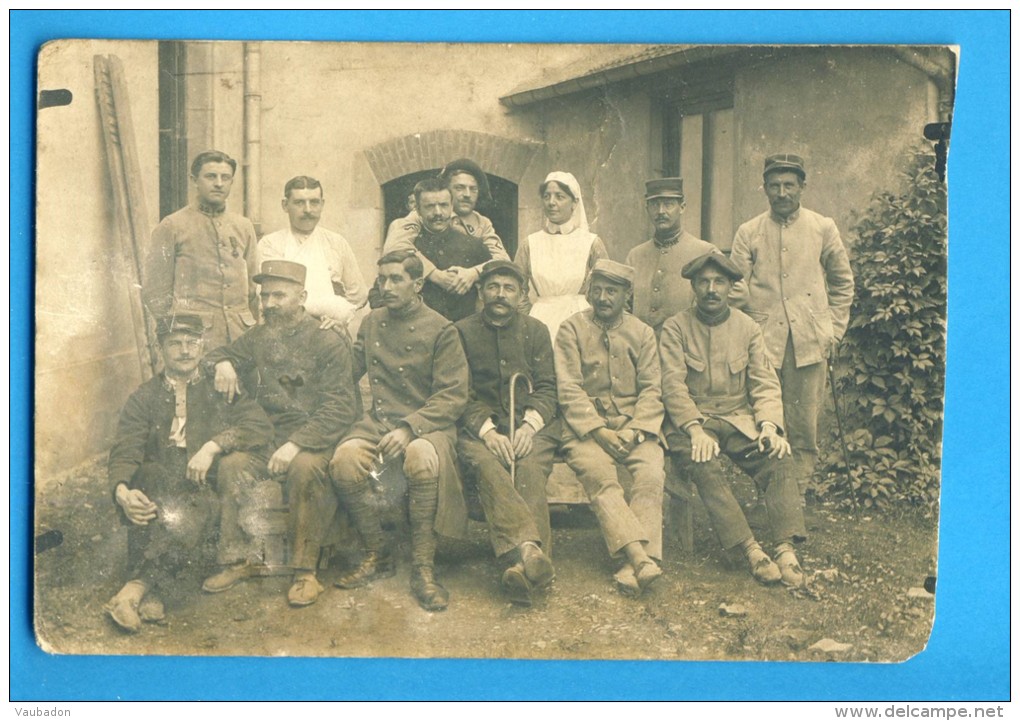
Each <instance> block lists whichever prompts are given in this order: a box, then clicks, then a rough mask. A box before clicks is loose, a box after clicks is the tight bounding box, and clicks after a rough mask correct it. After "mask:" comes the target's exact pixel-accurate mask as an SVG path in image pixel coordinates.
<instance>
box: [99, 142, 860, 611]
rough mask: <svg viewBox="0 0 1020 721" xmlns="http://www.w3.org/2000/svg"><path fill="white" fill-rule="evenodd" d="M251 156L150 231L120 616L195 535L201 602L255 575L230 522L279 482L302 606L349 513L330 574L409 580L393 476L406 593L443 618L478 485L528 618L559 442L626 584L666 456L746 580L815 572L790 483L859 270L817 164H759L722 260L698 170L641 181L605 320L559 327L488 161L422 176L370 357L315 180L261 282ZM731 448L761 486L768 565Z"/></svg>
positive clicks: (154, 591) (267, 242)
mask: <svg viewBox="0 0 1020 721" xmlns="http://www.w3.org/2000/svg"><path fill="white" fill-rule="evenodd" d="M235 167H236V165H235V164H234V163H233V161H232V160H231V159H229V158H227V157H226V156H225V155H223V154H220V153H204V154H202V155H200V156H199V157H198V158H196V161H195V164H194V165H193V167H192V181H193V184H194V185H195V188H196V195H197V197H196V201H195V203H194V205H192V206H189V207H188V208H185V209H184V210H182V211H179V212H178V213H175V214H173V215H171V216H168V217H167V218H166V219H165V220H164V221H163V223H161V225H160V227H159V228H157V230H156V231H155V232H154V234H153V239H154V245H153V250H152V254H153V255H154V256H157V257H155V258H151V257H150V262H149V264H148V265H147V268H148V269H149V270H148V271H147V276H146V278H144V279H143V284H144V285H145V287H144V288H143V291H144V295H145V297H146V298H147V305H148V308H149V310H150V312H152V313H153V315H154V317H156V318H157V323H156V331H157V337H158V341H159V347H160V355H161V357H162V359H163V370H162V372H161V373H160V374H159V375H158V376H156V377H155V378H153V379H151V380H150V381H148V382H146V383H145V384H143V386H142V387H141V388H140V389H139V390H138V391H136V392H135V393H134V394H133V395H132V397H131V398H130V399H129V401H128V403H127V405H126V407H125V409H124V412H123V414H122V418H121V423H120V426H119V428H118V434H117V441H116V443H115V445H114V447H113V449H112V450H111V455H110V480H111V483H112V485H113V491H114V498H115V500H116V502H117V504H118V505H119V506H120V508H121V509H122V510H123V514H124V518H125V520H126V522H128V523H129V524H130V527H129V533H128V545H129V549H128V552H129V553H128V557H129V567H130V568H129V581H128V583H127V584H126V585H125V586H124V587H123V588H122V589H121V591H120V592H119V593H118V594H117V595H116V596H114V597H113V599H111V601H110V602H109V604H108V605H107V611H108V613H109V614H110V616H111V617H112V618H113V619H114V621H116V623H117V624H118V625H119V626H120V627H122V628H124V629H126V630H129V631H137V630H138V629H139V628H140V627H141V625H142V622H143V621H146V620H157V619H159V618H161V617H162V616H163V613H164V609H163V608H162V602H161V598H160V588H161V587H162V586H164V585H165V584H168V583H172V579H173V577H174V574H175V573H176V572H177V571H179V570H180V569H181V568H183V567H184V566H186V565H187V564H188V563H190V562H191V561H192V560H193V555H194V550H195V548H196V547H197V544H198V543H200V542H202V541H203V540H205V539H209V538H215V539H216V543H217V555H218V563H219V564H220V565H221V570H220V572H218V573H216V574H214V575H212V576H210V577H208V578H206V580H205V582H204V583H203V589H204V590H205V591H207V592H210V593H217V592H222V591H226V590H227V589H229V588H231V587H233V586H234V585H235V584H236V583H238V582H240V581H242V580H244V579H245V578H248V577H250V576H252V575H253V574H254V573H256V571H257V564H258V560H259V559H258V558H257V557H256V555H255V552H254V549H255V544H254V542H253V541H254V540H255V539H253V538H252V537H251V536H250V535H248V532H247V531H246V530H245V529H243V528H242V525H241V524H240V523H239V517H240V516H241V515H242V513H244V507H245V504H246V503H247V502H248V500H247V496H248V494H249V493H250V490H251V488H252V486H253V484H254V483H255V482H256V481H257V480H259V479H261V478H265V477H273V478H277V479H279V480H281V481H282V482H283V485H284V488H285V490H286V495H287V501H288V506H289V512H288V519H289V525H288V538H289V547H290V565H292V566H293V568H294V579H293V583H292V585H291V587H290V589H289V591H288V601H289V602H290V604H291V605H293V606H307V605H309V604H312V603H314V602H315V601H316V600H317V598H318V596H319V595H320V594H321V593H322V592H323V587H322V585H321V584H320V582H319V580H318V578H317V570H318V566H319V555H320V547H321V546H322V545H323V543H324V542H325V540H326V536H327V533H328V531H329V528H330V526H331V525H332V523H333V521H334V518H335V516H336V515H337V514H338V513H346V514H347V517H348V518H349V519H350V522H351V525H352V526H353V528H354V529H355V530H356V531H357V535H358V537H359V539H360V545H361V549H360V550H361V555H360V561H359V562H358V563H357V565H355V566H354V567H353V568H350V569H348V570H347V571H346V572H344V573H342V574H341V575H340V576H339V577H338V578H337V579H336V581H335V585H336V586H338V587H340V588H345V589H349V588H356V587H359V586H363V585H366V584H368V583H371V582H372V581H374V580H377V579H381V578H386V577H388V576H392V575H393V574H394V572H395V566H396V559H395V556H394V549H393V547H392V541H391V539H390V538H388V536H387V533H386V532H385V531H384V529H383V525H382V522H381V512H382V511H381V507H380V501H379V498H378V489H377V488H376V486H377V484H378V482H379V479H380V478H383V479H386V478H392V477H393V475H394V474H393V473H387V472H386V471H387V469H392V470H399V471H400V473H399V474H397V475H400V476H402V477H403V478H404V479H406V482H407V497H408V518H409V525H410V539H411V549H410V557H411V559H410V560H411V574H410V586H411V592H412V594H413V595H414V597H415V598H416V599H417V601H418V603H419V604H420V605H421V606H422V607H423V608H425V609H426V610H430V611H438V610H442V609H444V608H446V607H447V604H448V600H449V595H448V592H447V590H446V589H445V588H444V587H443V585H442V584H440V583H439V581H438V580H437V579H436V576H435V573H434V558H435V551H436V544H437V535H445V536H451V537H463V536H464V534H465V532H466V529H467V507H466V503H465V498H464V493H463V484H464V483H465V482H472V483H475V484H477V488H478V492H479V497H480V501H481V505H482V508H483V510H484V513H485V519H486V522H487V524H488V529H489V535H490V540H491V543H492V546H493V550H494V552H495V555H496V558H497V559H498V561H499V563H500V564H501V571H502V574H501V585H502V588H503V589H504V591H505V593H506V594H507V596H508V597H509V598H510V599H511V600H512V601H514V602H515V603H519V604H522V605H529V604H530V603H531V602H532V598H533V595H534V594H535V593H536V592H538V591H540V590H541V589H543V588H545V587H547V586H548V584H549V583H550V582H551V581H552V580H553V578H554V576H555V570H554V567H553V563H552V536H551V531H550V522H549V510H548V506H547V503H546V496H545V485H546V481H547V479H548V477H549V475H550V473H551V471H552V466H553V463H554V461H555V458H556V454H557V453H558V452H559V453H560V454H562V457H563V458H564V459H565V460H566V462H567V464H568V465H569V466H570V468H571V469H572V470H573V472H574V473H575V474H576V476H577V478H578V480H579V481H580V482H581V484H582V485H583V486H584V489H585V491H586V492H587V494H588V497H589V499H590V501H591V508H592V510H593V511H594V513H595V515H596V517H597V519H598V522H599V525H600V528H601V530H602V535H603V538H604V540H605V543H606V546H607V550H608V552H609V554H610V557H611V558H612V559H613V560H614V562H615V564H616V569H615V573H614V579H615V583H616V585H617V587H618V588H619V590H620V591H621V592H622V593H624V594H627V595H632V596H636V595H639V594H641V593H642V592H643V591H644V590H645V589H647V588H648V586H649V585H650V584H652V583H654V582H655V581H656V579H658V578H659V577H660V576H661V574H662V569H661V567H660V563H661V560H662V556H663V554H662V503H663V492H664V488H665V489H666V490H671V488H672V485H673V484H672V482H667V479H666V476H667V473H666V463H665V459H666V454H668V455H669V458H670V460H671V464H670V467H671V468H672V473H671V476H672V478H673V479H674V480H675V479H677V478H680V479H687V480H689V481H692V482H693V483H694V484H695V485H696V487H697V488H698V491H699V494H700V496H701V498H702V499H703V501H704V503H705V506H706V509H707V511H708V514H709V517H710V520H711V522H712V525H713V527H714V528H715V531H716V533H717V535H718V537H719V540H720V542H721V544H722V546H723V547H724V548H727V549H740V550H741V551H742V552H743V554H744V555H745V557H746V559H747V561H748V564H749V570H750V572H751V574H752V575H753V576H754V578H756V579H757V580H759V581H760V582H762V583H776V582H780V581H782V582H783V583H784V584H787V585H792V586H796V585H800V584H801V583H803V579H804V576H803V572H802V570H801V568H800V565H799V563H798V560H797V557H796V554H795V551H794V544H795V543H796V542H798V541H800V540H802V539H803V538H804V537H805V536H806V532H805V528H804V518H803V510H802V501H801V492H800V491H799V489H798V483H799V482H803V480H804V479H805V478H806V475H807V474H808V473H809V472H810V468H811V467H813V459H814V453H815V452H816V450H815V430H814V429H815V426H816V422H817V409H818V406H819V404H820V402H821V392H822V390H823V389H824V377H825V376H824V363H825V362H826V360H827V357H828V354H829V353H830V352H831V351H832V349H833V348H834V347H835V344H836V343H837V342H838V339H839V337H841V336H842V334H843V332H844V331H845V329H846V324H847V319H848V311H849V305H850V301H851V300H852V296H853V278H852V275H851V273H850V267H849V262H848V259H847V255H846V251H845V249H844V248H843V245H842V242H841V241H840V239H839V235H838V232H837V231H836V228H835V225H834V224H833V222H832V221H831V220H830V219H828V218H824V217H823V216H820V215H818V214H816V213H813V212H811V211H809V210H807V209H804V208H802V207H800V204H799V200H800V194H801V192H802V191H803V188H804V187H805V180H806V173H805V170H804V163H803V160H802V159H801V158H799V157H798V156H795V155H790V154H784V155H774V156H770V157H769V158H767V159H766V162H765V168H764V174H763V179H764V189H765V193H766V195H767V197H768V200H769V203H770V210H769V211H768V212H766V213H764V214H762V215H761V216H758V217H757V218H754V219H752V220H751V221H749V222H747V223H745V224H744V225H742V226H741V227H740V229H739V230H738V232H737V236H736V240H735V241H734V246H733V250H732V252H731V256H730V257H729V258H727V257H726V256H725V255H723V254H722V253H720V252H719V251H718V250H717V249H716V248H715V246H713V245H712V244H710V243H707V242H705V241H702V240H699V239H697V238H695V237H694V236H692V235H691V234H690V233H687V232H685V231H684V230H683V227H682V214H683V211H684V194H683V181H682V180H681V179H679V178H664V179H657V180H650V181H647V183H646V207H647V212H648V216H649V219H650V220H651V222H652V224H653V226H654V229H655V230H654V236H653V238H652V239H650V240H649V241H647V242H646V243H643V244H641V245H639V246H638V247H636V248H634V250H633V251H631V253H630V255H629V256H628V258H627V263H626V264H624V263H618V262H615V261H612V260H608V259H603V260H599V261H598V262H597V263H596V264H595V265H594V267H593V269H592V272H591V276H590V278H589V280H588V282H587V285H586V295H587V299H588V302H589V303H590V306H591V307H590V308H589V309H588V310H585V311H582V312H580V313H577V314H576V315H574V316H572V317H570V318H569V319H567V320H566V321H565V322H564V323H563V324H562V326H561V327H560V328H559V331H558V333H557V334H556V337H555V340H554V339H553V338H552V337H551V336H550V333H549V330H548V329H547V328H546V326H545V325H544V324H543V323H541V322H540V321H538V320H536V319H534V318H531V317H530V316H527V315H524V314H522V313H521V312H520V310H519V308H520V305H521V300H522V298H523V297H524V296H525V294H526V293H527V288H526V287H525V276H524V273H523V271H522V270H521V269H520V268H518V267H517V266H516V265H514V264H513V263H511V262H510V261H509V258H507V257H506V253H505V250H503V246H502V243H501V242H500V240H499V238H498V236H496V235H495V233H494V232H492V229H491V223H489V221H488V220H487V219H486V218H485V217H484V216H481V215H479V214H478V213H477V212H476V210H475V206H476V204H477V201H478V197H479V194H480V192H486V193H487V186H486V185H485V176H484V173H482V172H481V169H480V168H478V167H477V165H475V164H474V163H472V162H471V161H469V160H466V159H462V160H459V161H456V162H455V163H451V164H449V165H448V166H447V168H446V169H444V172H443V174H442V176H441V177H440V178H438V179H434V180H433V179H429V180H426V181H423V182H422V183H419V184H418V186H416V188H415V201H416V210H415V211H414V212H412V213H411V214H410V215H409V216H408V217H407V218H405V219H402V220H400V221H396V222H395V223H394V224H393V225H392V226H391V228H390V233H389V234H388V238H387V243H386V246H385V247H384V252H383V255H382V257H381V258H380V259H379V261H378V264H377V266H378V273H377V279H376V284H375V293H376V294H377V299H376V302H375V303H374V304H373V305H378V307H375V308H374V309H373V310H372V311H371V312H369V313H368V315H367V316H366V317H365V318H364V319H363V321H362V322H361V324H360V327H359V329H358V332H357V337H356V340H354V342H353V343H352V342H351V340H350V339H349V336H348V334H347V331H346V321H347V320H348V319H349V316H350V312H351V310H352V309H356V308H357V307H358V305H359V303H364V299H365V297H366V296H367V295H368V294H367V290H366V289H365V286H364V283H363V282H361V279H360V275H355V273H356V265H354V266H353V268H347V267H345V266H346V265H347V263H348V259H347V258H346V257H345V255H344V253H345V252H347V253H349V247H346V246H347V244H346V241H343V239H342V238H340V236H337V235H336V234H332V233H329V232H328V231H324V230H322V229H318V228H317V222H318V218H319V216H320V214H321V209H322V203H323V199H322V189H321V186H320V185H319V184H318V183H317V182H316V181H314V180H313V179H311V178H307V177H304V176H302V177H299V178H295V179H293V180H291V181H290V182H288V183H287V186H286V188H285V197H284V200H283V209H284V210H285V211H286V212H287V213H288V216H289V220H290V228H289V230H285V231H280V232H279V233H275V234H272V235H270V236H266V238H264V239H263V240H262V244H261V246H260V248H266V249H270V248H271V249H272V252H273V253H276V254H278V255H276V256H275V257H271V258H269V259H266V260H264V261H263V262H262V264H261V267H260V269H259V272H257V273H256V272H254V268H253V267H251V266H252V263H253V261H252V258H257V252H256V250H255V248H254V242H255V241H254V231H253V230H252V229H251V226H250V223H248V222H247V221H246V220H244V219H243V218H240V217H239V216H236V215H232V214H229V213H227V212H226V211H225V209H224V203H225V200H226V197H227V194H228V193H229V188H230V182H231V181H232V177H233V170H234V169H235ZM246 224H247V225H246ZM249 231H250V232H249ZM320 231H321V232H320ZM341 241H343V242H341ZM345 247H346V251H345V250H344V248H345ZM454 249H456V252H452V251H453V250H454ZM267 255H268V254H267ZM302 261H304V262H302ZM242 265H243V266H244V267H245V270H247V271H251V272H250V274H246V273H242V272H241V266H242ZM352 265H353V264H352ZM327 279H328V283H329V284H328V285H327V283H326V280H327ZM681 279H682V280H681ZM430 288H431V289H432V292H430ZM256 297H257V298H258V300H259V304H256V303H255V301H254V298H256ZM335 299H339V300H342V301H343V302H342V303H340V302H337V300H335ZM731 303H732V304H733V305H736V306H737V307H739V308H743V309H745V310H746V313H745V312H744V311H742V310H738V309H737V308H736V307H731ZM478 307H480V310H478V311H477V312H476V308H478ZM259 310H261V315H262V318H263V322H262V323H260V324H256V320H255V318H256V317H257V312H258V311H259ZM631 311H632V312H631ZM206 349H208V352H205V350H206ZM777 370H778V371H779V373H777ZM362 378H365V379H367V388H368V389H369V390H368V397H367V398H366V399H365V404H364V409H363V408H362V398H361V393H360V392H359V385H358V384H359V381H361V380H362ZM188 421H190V422H188ZM723 454H724V455H726V456H728V457H730V458H731V459H732V460H733V461H734V462H735V463H736V464H737V465H738V466H739V467H740V468H741V469H743V470H744V471H745V472H746V473H748V474H749V475H751V476H752V477H753V478H754V480H755V482H756V484H757V486H758V488H759V489H760V492H761V494H762V496H763V498H764V502H765V506H766V509H767V517H768V530H769V534H770V539H769V540H770V542H771V543H772V554H771V555H770V554H769V553H766V552H765V550H763V549H762V547H761V545H760V544H759V543H758V541H757V540H756V539H755V537H754V535H753V533H752V532H751V529H750V527H749V526H748V524H747V521H746V519H745V518H744V515H743V512H742V510H741V508H740V506H739V504H738V503H737V501H736V499H735V498H734V496H733V493H732V491H731V489H730V487H729V483H728V481H727V480H726V477H725V475H724V473H723V471H722V467H721V465H720V460H719V457H720V455H723ZM618 466H622V467H625V468H626V469H627V471H628V472H629V475H630V477H631V479H632V482H631V483H630V484H629V488H628V489H626V490H625V488H624V485H623V484H621V482H620V478H619V474H618ZM217 528H218V531H217V530H216V529H217Z"/></svg>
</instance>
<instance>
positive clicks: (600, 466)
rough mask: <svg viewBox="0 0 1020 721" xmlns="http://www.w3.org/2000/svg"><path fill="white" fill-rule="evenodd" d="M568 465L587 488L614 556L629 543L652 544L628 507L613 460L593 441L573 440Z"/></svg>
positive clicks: (604, 536) (568, 447)
mask: <svg viewBox="0 0 1020 721" xmlns="http://www.w3.org/2000/svg"><path fill="white" fill-rule="evenodd" d="M565 450H566V453H567V464H568V465H569V466H570V468H571V470H573V471H574V473H575V474H576V475H577V479H578V480H579V481H580V482H581V485H582V486H584V490H585V492H586V493H587V494H588V498H589V499H591V509H592V510H593V511H594V512H595V517H596V518H598V521H599V526H600V527H601V528H602V537H603V538H604V539H605V542H606V547H607V548H608V549H609V553H610V554H612V555H615V554H617V553H618V552H620V550H622V549H623V547H624V546H626V545H627V544H629V543H633V542H635V541H641V542H642V543H647V542H648V541H649V538H648V533H647V532H646V531H645V529H644V527H643V525H642V523H641V521H639V520H638V518H637V516H635V515H634V511H633V510H631V508H630V506H629V505H627V500H626V498H625V497H624V493H623V487H622V486H621V485H620V479H619V477H618V476H617V473H616V464H615V462H614V461H613V459H612V458H611V457H610V456H609V454H608V453H606V452H605V451H604V450H602V448H601V447H600V446H599V445H598V444H597V443H596V442H595V441H593V440H591V439H585V440H577V439H575V440H571V441H570V442H568V443H567V444H566V446H565Z"/></svg>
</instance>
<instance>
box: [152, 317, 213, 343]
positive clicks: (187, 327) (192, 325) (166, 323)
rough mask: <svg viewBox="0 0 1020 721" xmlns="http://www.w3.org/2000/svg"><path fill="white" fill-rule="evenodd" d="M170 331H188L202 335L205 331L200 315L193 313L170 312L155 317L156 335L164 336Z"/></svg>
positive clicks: (191, 333)
mask: <svg viewBox="0 0 1020 721" xmlns="http://www.w3.org/2000/svg"><path fill="white" fill-rule="evenodd" d="M171 333H188V334H190V335H199V336H200V335H202V334H203V333H205V322H204V321H203V320H202V316H200V315H195V314H194V313H171V314H170V315H165V316H163V317H161V318H157V319H156V337H157V338H164V337H166V336H168V335H170V334H171Z"/></svg>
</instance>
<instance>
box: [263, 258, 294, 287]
mask: <svg viewBox="0 0 1020 721" xmlns="http://www.w3.org/2000/svg"><path fill="white" fill-rule="evenodd" d="M307 273H308V269H307V268H306V267H305V266H303V265H301V264H300V263H295V262H293V261H291V260H266V261H263V262H262V270H261V271H260V272H259V274H258V275H256V276H255V277H254V278H252V280H254V281H255V282H256V283H262V282H263V281H265V280H268V279H270V278H276V279H278V280H289V281H290V282H291V283H297V284H298V285H301V286H304V284H305V275H307Z"/></svg>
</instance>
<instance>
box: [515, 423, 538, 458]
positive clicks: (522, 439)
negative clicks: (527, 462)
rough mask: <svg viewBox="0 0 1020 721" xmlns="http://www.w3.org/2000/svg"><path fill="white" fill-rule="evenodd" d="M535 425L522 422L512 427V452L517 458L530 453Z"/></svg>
mask: <svg viewBox="0 0 1020 721" xmlns="http://www.w3.org/2000/svg"><path fill="white" fill-rule="evenodd" d="M535 433H537V431H536V430H535V427H534V426H533V425H531V424H530V423H522V424H521V425H520V427H519V428H515V429H514V454H515V455H516V456H517V457H518V458H524V457H525V456H526V455H528V454H529V453H531V449H532V448H533V447H534V445H535V444H534V438H535Z"/></svg>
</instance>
